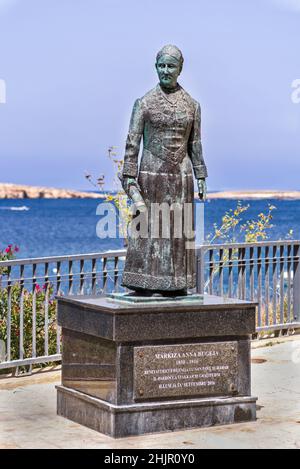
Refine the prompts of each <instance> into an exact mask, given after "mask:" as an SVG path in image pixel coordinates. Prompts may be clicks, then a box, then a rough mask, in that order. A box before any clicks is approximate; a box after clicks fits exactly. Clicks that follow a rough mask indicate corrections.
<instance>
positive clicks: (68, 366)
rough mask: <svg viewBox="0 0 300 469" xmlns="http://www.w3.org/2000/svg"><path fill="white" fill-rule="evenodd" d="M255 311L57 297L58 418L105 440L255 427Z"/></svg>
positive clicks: (233, 303)
mask: <svg viewBox="0 0 300 469" xmlns="http://www.w3.org/2000/svg"><path fill="white" fill-rule="evenodd" d="M255 307H256V303H249V302H245V301H239V300H233V299H225V298H221V297H216V296H209V295H204V298H203V299H201V298H199V297H196V298H195V299H194V300H193V298H187V299H185V300H180V301H171V300H169V301H161V302H160V301H156V302H155V303H153V302H138V303H136V304H135V303H133V302H125V301H118V300H115V299H112V298H108V297H91V296H89V297H84V296H78V297H74V296H72V297H59V298H58V323H59V325H61V326H62V339H63V349H62V350H63V351H62V385H61V386H58V387H57V399H58V400H57V412H58V414H59V415H61V416H63V417H66V418H68V419H70V420H73V421H75V422H78V423H80V424H82V425H85V426H87V427H90V428H92V429H94V430H97V431H99V432H102V433H105V434H107V435H110V436H112V437H115V438H119V437H126V436H130V435H141V434H144V433H152V432H166V431H173V430H180V429H184V428H196V427H205V426H212V425H224V424H232V423H236V422H244V421H249V420H255V418H256V398H255V397H253V396H251V379H250V338H251V334H253V333H254V332H255Z"/></svg>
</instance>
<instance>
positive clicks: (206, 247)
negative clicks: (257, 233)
mask: <svg viewBox="0 0 300 469" xmlns="http://www.w3.org/2000/svg"><path fill="white" fill-rule="evenodd" d="M295 244H300V240H298V239H283V240H282V241H272V240H269V241H257V242H254V243H245V242H243V243H223V244H205V243H203V244H201V245H200V246H196V250H197V252H198V253H199V252H200V251H202V250H209V249H212V250H214V249H237V248H251V247H264V246H270V245H272V246H293V245H295Z"/></svg>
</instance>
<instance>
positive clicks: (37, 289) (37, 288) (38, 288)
mask: <svg viewBox="0 0 300 469" xmlns="http://www.w3.org/2000/svg"><path fill="white" fill-rule="evenodd" d="M35 291H36V292H40V291H41V287H40V286H39V284H38V283H37V284H36V286H35Z"/></svg>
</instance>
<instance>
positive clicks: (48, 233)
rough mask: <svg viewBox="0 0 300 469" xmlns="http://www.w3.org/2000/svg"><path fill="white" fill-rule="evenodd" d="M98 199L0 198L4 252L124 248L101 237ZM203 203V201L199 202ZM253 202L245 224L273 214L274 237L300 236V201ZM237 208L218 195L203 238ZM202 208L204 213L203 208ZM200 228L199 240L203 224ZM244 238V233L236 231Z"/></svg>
mask: <svg viewBox="0 0 300 469" xmlns="http://www.w3.org/2000/svg"><path fill="white" fill-rule="evenodd" d="M99 203H102V202H101V200H98V199H17V200H14V199H1V200H0V250H1V249H3V248H5V247H6V246H7V245H8V244H16V245H18V247H19V248H20V251H19V252H18V254H17V257H18V258H22V259H24V258H28V257H44V256H58V255H67V254H83V253H91V252H104V251H107V250H110V249H122V248H123V246H124V240H123V239H116V238H106V239H99V238H98V237H97V233H96V226H97V223H98V222H99V220H100V215H97V214H96V210H97V207H98V205H99ZM198 203H200V202H198ZM241 203H242V205H248V204H249V205H250V207H249V209H248V210H247V211H246V212H244V213H243V214H242V215H241V218H242V222H241V223H245V222H246V221H247V220H251V219H254V220H256V219H257V216H258V214H259V213H262V212H263V213H267V211H268V205H269V204H270V205H274V206H275V207H276V209H275V210H274V211H273V212H272V214H273V220H272V223H273V225H274V227H273V228H272V229H270V230H267V231H268V236H269V239H270V240H278V239H285V237H286V235H287V234H288V232H289V231H290V230H293V239H299V238H300V200H249V201H247V200H245V201H242V202H241ZM236 206H237V201H236V200H229V199H215V200H211V201H208V202H206V203H205V204H204V227H205V234H204V235H205V237H206V236H207V235H208V234H210V233H213V232H214V223H216V224H217V225H218V226H220V225H221V224H222V217H223V216H224V214H225V212H226V211H228V210H229V209H234V208H236ZM200 212H201V211H200ZM199 223H200V222H199V220H198V227H197V241H199V233H200V232H201V231H202V230H201V227H200V226H199ZM236 236H237V239H238V240H240V241H243V236H244V235H243V233H239V230H237V231H236Z"/></svg>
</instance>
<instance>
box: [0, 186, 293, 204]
mask: <svg viewBox="0 0 300 469" xmlns="http://www.w3.org/2000/svg"><path fill="white" fill-rule="evenodd" d="M105 197H106V195H105V194H101V193H99V192H83V191H77V190H74V189H57V188H53V187H42V186H41V187H39V186H27V185H23V184H22V185H19V184H8V183H0V199H104V198H105ZM207 198H208V199H211V200H213V199H236V200H251V199H252V200H255V199H256V200H257V199H282V200H283V199H290V200H299V199H300V191H278V190H257V191H255V190H244V191H222V192H209V193H208V195H207Z"/></svg>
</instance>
